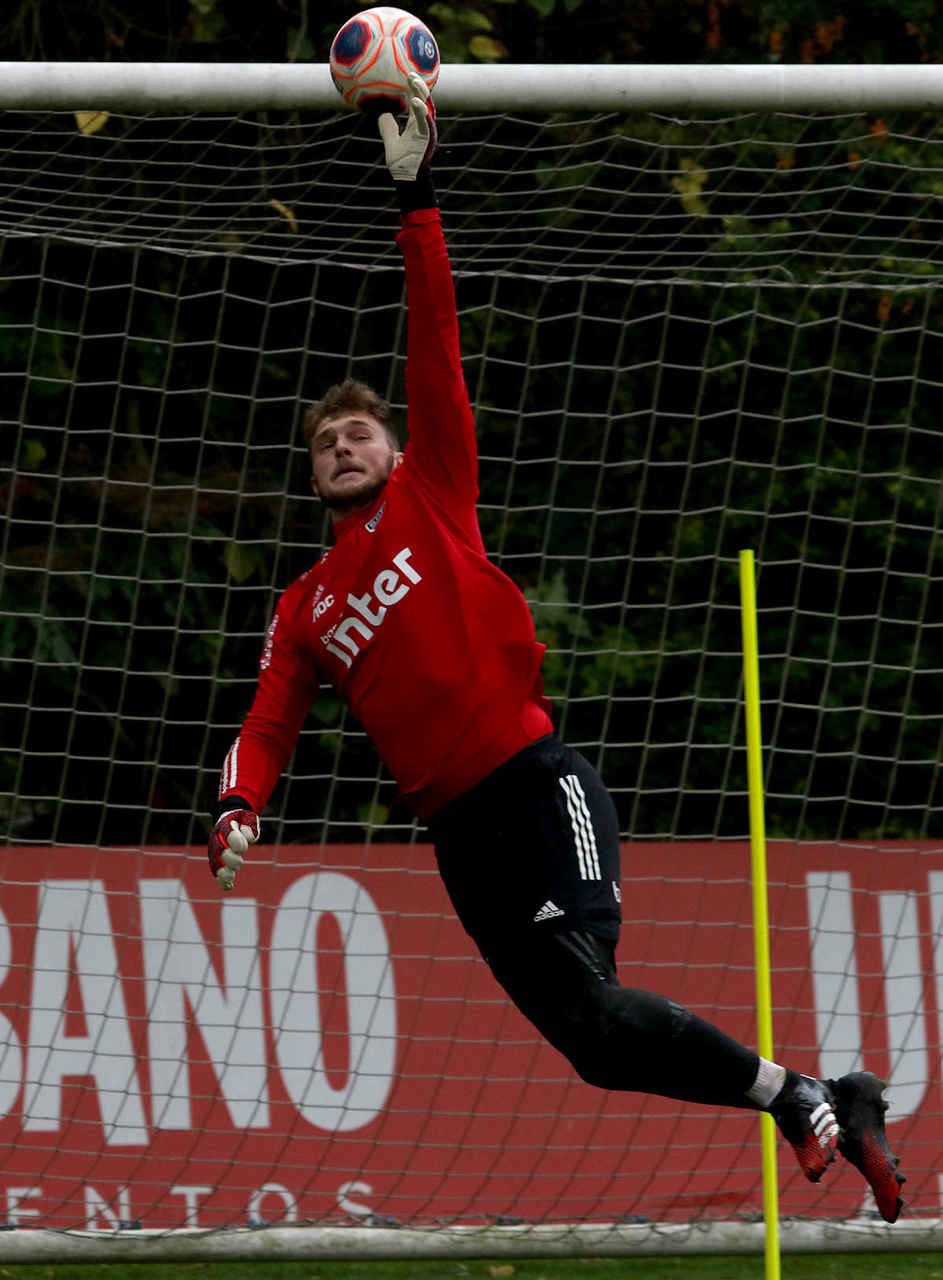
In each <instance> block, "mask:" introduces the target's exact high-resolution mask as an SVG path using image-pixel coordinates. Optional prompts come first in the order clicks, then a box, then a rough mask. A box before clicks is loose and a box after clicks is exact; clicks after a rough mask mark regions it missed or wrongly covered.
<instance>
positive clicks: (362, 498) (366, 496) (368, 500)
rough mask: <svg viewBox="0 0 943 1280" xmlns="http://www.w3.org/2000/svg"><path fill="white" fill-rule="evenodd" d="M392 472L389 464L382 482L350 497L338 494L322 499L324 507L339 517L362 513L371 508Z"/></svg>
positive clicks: (379, 481)
mask: <svg viewBox="0 0 943 1280" xmlns="http://www.w3.org/2000/svg"><path fill="white" fill-rule="evenodd" d="M392 471H393V467H392V463H391V464H390V469H389V471H388V472H387V473H386V475H385V476H384V477H383V478H382V480H378V481H377V482H376V484H373V485H371V486H370V488H369V489H362V490H361V491H360V493H357V494H353V495H351V496H350V497H346V496H344V495H341V494H338V495H337V496H336V497H333V498H331V497H328V498H324V499H323V502H324V505H325V506H326V507H327V509H328V511H330V512H331V513H332V514H333V515H339V516H342V515H349V514H350V513H351V512H354V511H363V510H365V509H366V508H367V507H372V506H373V504H374V502H376V500H377V498H378V497H379V496H380V494H381V493H382V492H383V490H384V488H385V487H386V482H387V480H389V478H390V475H391V474H392Z"/></svg>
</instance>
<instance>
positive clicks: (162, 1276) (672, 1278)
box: [0, 1253, 943, 1280]
mask: <svg viewBox="0 0 943 1280" xmlns="http://www.w3.org/2000/svg"><path fill="white" fill-rule="evenodd" d="M763 1273H764V1268H763V1259H762V1258H761V1257H757V1256H755V1255H751V1256H749V1257H724V1258H700V1257H696V1258H695V1257H688V1258H598V1259H596V1258H594V1259H587V1260H586V1261H580V1260H578V1259H563V1260H559V1261H558V1260H554V1261H552V1262H536V1261H535V1262H526V1261H525V1262H506V1261H501V1262H498V1261H494V1262H489V1261H488V1260H487V1259H481V1260H479V1259H474V1260H468V1261H465V1262H459V1261H454V1262H426V1261H421V1260H418V1259H417V1260H416V1261H403V1262H319V1261H317V1260H316V1259H312V1261H310V1262H277V1261H272V1262H167V1263H152V1262H148V1263H128V1264H123V1263H105V1264H95V1265H92V1264H85V1263H83V1264H80V1265H75V1264H72V1263H61V1264H59V1265H58V1266H50V1265H49V1264H47V1263H42V1264H21V1265H15V1266H0V1280H268V1277H277V1280H413V1278H414V1277H415V1280H508V1278H509V1277H513V1280H625V1277H635V1276H638V1277H641V1280H748V1277H749V1278H750V1280H755V1278H756V1280H762V1276H763ZM782 1275H783V1278H784V1280H918V1278H919V1280H943V1253H922V1254H916V1253H913V1254H900V1253H893V1254H891V1253H883V1254H861V1253H859V1254H850V1253H845V1254H820V1255H815V1256H812V1255H803V1254H785V1255H784V1256H783V1259H782Z"/></svg>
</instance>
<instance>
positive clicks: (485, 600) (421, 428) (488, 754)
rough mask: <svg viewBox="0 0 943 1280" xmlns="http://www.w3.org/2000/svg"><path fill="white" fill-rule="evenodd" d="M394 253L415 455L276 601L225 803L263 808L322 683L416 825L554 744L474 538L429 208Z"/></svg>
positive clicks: (461, 410)
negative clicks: (403, 303) (401, 280)
mask: <svg viewBox="0 0 943 1280" xmlns="http://www.w3.org/2000/svg"><path fill="white" fill-rule="evenodd" d="M397 242H398V244H399V246H400V249H401V251H402V254H403V260H404V263H405V268H406V287H407V297H408V306H409V316H408V339H407V360H406V389H407V400H408V405H409V410H408V414H409V418H408V426H409V443H408V445H407V447H406V450H405V457H404V459H403V462H402V463H401V464H400V466H399V467H397V468H396V469H395V470H394V471H393V472H392V474H391V476H390V478H389V480H388V481H387V483H386V485H385V486H384V488H383V491H382V493H381V494H380V496H379V498H378V499H377V501H376V503H375V504H374V505H373V506H372V507H371V508H370V509H369V510H365V511H360V512H358V513H356V514H355V515H351V516H347V517H346V518H344V519H343V520H340V521H338V522H337V523H336V524H335V525H334V535H335V541H334V545H333V546H332V547H330V548H329V549H328V550H327V551H326V552H325V553H324V555H323V556H321V558H320V560H318V562H317V563H316V564H315V565H313V566H312V568H310V569H309V570H308V571H307V572H306V573H304V574H303V575H302V576H301V577H300V578H299V579H298V580H297V581H296V582H294V583H293V584H292V585H291V586H290V587H289V588H288V590H287V591H286V592H285V593H284V595H283V596H282V597H281V599H280V601H279V603H278V607H277V609H276V611H275V614H274V616H273V618H272V621H271V624H270V626H269V630H268V635H267V637H266V643H265V648H264V652H263V654H262V660H261V664H260V671H259V682H258V687H257V690H256V694H255V698H254V701H253V703H252V708H251V710H250V711H249V714H248V716H247V718H246V720H245V722H244V724H243V726H242V730H241V732H240V734H239V736H238V737H237V739H236V741H235V742H234V743H233V746H232V748H231V749H230V751H229V754H228V756H227V757H226V762H225V764H224V766H223V773H222V780H221V785H220V793H219V794H220V799H225V797H226V796H227V795H230V794H234V795H239V796H241V797H243V798H244V799H245V800H248V801H249V802H250V803H251V805H252V806H253V808H254V809H255V810H256V811H257V812H261V810H262V809H263V808H264V806H265V804H266V802H267V800H268V797H269V795H270V794H271V791H272V788H273V787H274V785H275V782H276V781H277V779H278V777H279V775H280V774H281V772H282V770H283V769H284V767H285V765H286V763H287V761H288V757H289V755H290V754H291V751H292V749H293V747H294V745H295V742H296V740H297V737H298V734H299V732H300V730H301V726H302V723H303V722H304V719H305V717H306V715H307V713H308V711H309V710H310V707H311V704H312V703H313V701H314V699H315V697H316V695H317V690H318V686H319V683H320V682H321V681H326V682H328V683H330V684H332V685H333V686H334V687H335V688H336V689H337V690H338V692H339V693H340V694H341V696H342V697H343V698H344V699H345V701H346V702H347V703H348V705H349V706H350V708H351V710H352V711H353V713H354V715H355V716H356V717H357V719H358V720H359V721H360V723H361V724H362V725H363V727H364V729H365V731H366V733H367V734H368V736H369V737H370V738H371V740H372V741H373V743H374V745H375V747H376V749H377V751H378V752H379V754H380V757H381V759H382V760H383V761H384V763H385V764H386V766H387V768H388V769H389V770H390V772H391V773H392V775H393V777H394V778H395V779H396V781H397V783H398V784H399V788H400V795H401V796H402V797H403V798H404V799H405V800H407V801H408V802H409V804H410V805H411V807H412V809H413V811H414V812H415V813H416V814H417V815H418V816H419V817H421V818H428V817H430V816H431V815H432V814H433V813H434V812H435V811H436V810H437V809H439V808H440V807H441V806H442V805H444V804H446V803H448V802H449V801H450V800H453V799H455V798H456V797H457V796H459V795H461V794H462V793H463V792H465V791H467V790H468V789H469V788H470V787H471V786H473V785H474V784H475V783H476V782H478V781H480V780H481V779H482V778H484V777H485V776H486V775H487V774H489V773H490V772H491V771H492V770H493V769H496V768H497V767H498V765H500V764H502V763H503V762H504V761H505V760H507V759H509V758H510V757H511V756H512V755H514V753H515V752H517V751H519V750H521V749H522V748H523V747H525V746H527V744H528V743H530V742H532V741H534V740H535V739H536V738H539V737H541V736H542V735H543V734H545V733H549V732H551V722H550V718H549V715H548V712H549V709H550V704H549V702H548V701H547V699H546V698H544V697H543V696H542V688H543V679H542V677H541V675H540V664H541V660H542V657H543V652H544V646H543V645H541V644H538V643H537V642H536V639H535V635H534V626H533V622H532V620H531V617H530V612H529V610H528V608H527V603H526V601H525V600H524V597H523V596H522V595H521V592H520V591H519V590H518V588H517V587H516V586H515V585H514V583H513V582H512V581H511V580H510V578H508V577H507V576H506V575H505V574H504V573H502V572H501V570H500V569H498V568H496V567H495V566H494V565H493V564H492V563H491V562H490V561H489V560H488V558H487V557H486V555H485V549H484V544H483V542H482V538H481V531H480V529H479V527H478V517H477V512H476V502H477V498H478V460H477V448H476V440H475V424H474V421H473V418H472V413H471V406H470V405H469V402H468V392H467V389H466V386H465V379H464V376H463V374H462V366H461V355H460V350H459V334H458V318H457V315H456V310H455V295H454V290H453V286H452V276H451V271H450V268H449V260H448V254H447V251H446V247H445V240H444V238H443V235H442V227H441V223H440V219H439V211H438V209H423V210H419V211H417V212H413V213H410V214H406V215H404V217H403V218H402V230H401V231H400V233H399V235H398V236H397Z"/></svg>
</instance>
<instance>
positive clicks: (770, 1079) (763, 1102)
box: [747, 1058, 786, 1111]
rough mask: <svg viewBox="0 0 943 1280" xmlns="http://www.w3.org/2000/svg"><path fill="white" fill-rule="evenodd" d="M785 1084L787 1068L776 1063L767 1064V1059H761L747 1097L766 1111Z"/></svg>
mask: <svg viewBox="0 0 943 1280" xmlns="http://www.w3.org/2000/svg"><path fill="white" fill-rule="evenodd" d="M785 1083H786V1068H785V1067H780V1066H778V1065H777V1064H776V1063H775V1062H767V1061H766V1059H765V1058H760V1065H759V1067H758V1069H757V1072H756V1079H755V1080H754V1081H753V1084H752V1085H751V1087H750V1088H749V1089H748V1090H747V1097H748V1098H749V1099H750V1101H751V1102H752V1103H754V1104H755V1105H756V1106H758V1107H759V1108H760V1109H761V1110H763V1111H765V1110H766V1108H767V1107H768V1106H769V1104H770V1103H771V1102H772V1101H773V1099H774V1098H775V1097H776V1095H777V1093H779V1091H780V1089H781V1088H782V1087H783V1085H784V1084H785Z"/></svg>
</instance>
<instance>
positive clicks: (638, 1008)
mask: <svg viewBox="0 0 943 1280" xmlns="http://www.w3.org/2000/svg"><path fill="white" fill-rule="evenodd" d="M548 941H549V939H548ZM545 958H546V960H547V966H546V971H545V983H544V984H543V985H544V991H543V998H541V999H540V1000H538V1001H535V1002H534V1003H533V1004H531V1005H530V1007H528V1004H529V1003H530V1002H528V1001H526V1000H520V999H517V997H516V996H515V992H514V991H513V990H512V989H511V987H510V986H508V990H509V991H510V994H511V995H512V998H515V999H517V1003H518V1005H519V1007H520V1008H521V1009H522V1011H523V1012H524V1013H525V1014H526V1015H527V1016H528V1017H529V1018H530V1019H531V1021H532V1022H533V1023H534V1024H535V1025H536V1026H537V1028H538V1030H540V1031H541V1032H542V1034H543V1035H544V1036H545V1037H546V1038H547V1039H548V1040H549V1041H550V1043H551V1044H552V1045H554V1047H555V1048H557V1049H559V1050H560V1052H561V1053H563V1054H564V1056H565V1057H566V1058H567V1059H568V1060H569V1061H570V1063H571V1064H572V1066H573V1067H574V1069H575V1070H576V1071H577V1072H578V1073H579V1075H580V1076H581V1078H582V1079H583V1080H585V1081H586V1082H587V1083H589V1084H593V1085H596V1086H597V1087H599V1088H603V1089H627V1088H635V1087H638V1088H643V1087H650V1083H651V1067H652V1061H651V1060H652V1057H653V1056H656V1057H657V1056H658V1055H653V1054H652V1052H651V1050H652V1046H653V1044H664V1043H665V1042H666V1041H669V1040H671V1039H673V1038H674V1037H675V1036H677V1035H679V1034H681V1032H682V1031H683V1029H684V1026H685V1023H686V1022H687V1020H688V1019H689V1018H690V1014H689V1013H688V1011H687V1010H686V1009H684V1008H682V1007H681V1006H680V1005H677V1004H675V1003H674V1001H672V1000H668V999H666V998H665V997H664V996H660V995H656V994H655V993H654V992H650V991H642V990H639V989H636V988H632V987H623V986H621V985H620V984H619V981H618V978H617V976H616V967H615V960H614V958H613V949H612V945H611V944H610V943H608V942H606V941H604V940H602V939H600V938H597V937H595V936H594V935H593V934H591V933H587V932H582V931H580V932H576V931H565V932H560V933H558V934H556V935H555V936H554V938H553V949H552V952H551V953H550V954H549V955H547V956H546V957H545ZM498 976H499V978H500V976H501V975H500V974H498ZM548 987H549V990H548V989H547V988H548ZM636 1080H637V1081H638V1082H639V1083H638V1084H635V1083H634V1082H635V1081H636Z"/></svg>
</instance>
